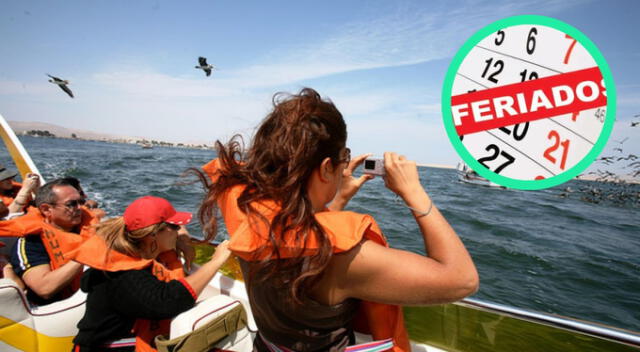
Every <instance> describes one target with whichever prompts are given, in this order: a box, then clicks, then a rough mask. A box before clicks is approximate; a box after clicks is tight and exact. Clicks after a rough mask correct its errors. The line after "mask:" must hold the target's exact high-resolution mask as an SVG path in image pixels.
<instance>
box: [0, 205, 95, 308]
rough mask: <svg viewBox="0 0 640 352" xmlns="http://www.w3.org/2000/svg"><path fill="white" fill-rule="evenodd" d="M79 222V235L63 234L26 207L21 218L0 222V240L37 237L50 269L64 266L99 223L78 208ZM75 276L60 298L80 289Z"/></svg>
mask: <svg viewBox="0 0 640 352" xmlns="http://www.w3.org/2000/svg"><path fill="white" fill-rule="evenodd" d="M81 211H82V222H81V223H80V233H79V234H77V233H73V232H66V231H63V230H61V229H59V228H57V227H55V226H53V225H51V224H48V223H46V222H45V220H44V217H43V216H42V214H41V213H40V210H38V209H37V208H35V207H29V208H28V210H27V213H26V214H25V215H23V216H20V217H17V218H13V219H11V220H7V221H0V237H2V236H8V237H23V236H27V235H40V238H41V239H42V243H43V244H44V248H45V249H46V250H47V254H48V255H49V260H50V261H49V265H50V267H51V270H55V269H58V268H60V267H61V266H63V265H65V264H67V263H68V262H69V261H70V260H71V258H70V257H69V253H70V252H71V251H73V250H75V249H76V248H78V246H80V245H81V244H82V243H83V242H84V241H85V240H86V239H87V238H89V237H91V236H92V235H93V234H94V233H95V229H94V227H93V225H94V224H96V223H97V222H98V221H99V220H98V219H97V218H96V217H94V216H93V215H92V214H91V213H90V212H88V211H86V210H84V209H81ZM81 276H82V273H79V274H78V275H77V276H76V277H75V278H74V279H73V281H72V282H71V284H70V285H69V286H68V287H67V288H65V289H64V290H63V293H62V296H63V297H65V298H66V297H70V296H71V295H72V294H73V293H75V292H76V291H77V290H78V288H80V277H81Z"/></svg>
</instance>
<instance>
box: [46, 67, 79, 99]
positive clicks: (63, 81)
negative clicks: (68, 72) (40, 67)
mask: <svg viewBox="0 0 640 352" xmlns="http://www.w3.org/2000/svg"><path fill="white" fill-rule="evenodd" d="M47 76H49V77H51V78H52V79H50V80H49V82H51V83H53V84H57V85H58V87H60V89H62V90H63V91H64V92H65V93H67V94H69V96H70V97H72V98H73V92H71V89H69V87H67V84H69V81H67V80H66V79H60V78H58V77H54V76H52V75H50V74H48V73H47Z"/></svg>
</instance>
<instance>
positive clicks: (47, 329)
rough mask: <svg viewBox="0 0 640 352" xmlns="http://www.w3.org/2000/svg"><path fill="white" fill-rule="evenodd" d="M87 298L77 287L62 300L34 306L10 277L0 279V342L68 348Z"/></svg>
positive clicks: (30, 347) (32, 347)
mask: <svg viewBox="0 0 640 352" xmlns="http://www.w3.org/2000/svg"><path fill="white" fill-rule="evenodd" d="M86 298H87V295H86V293H84V292H82V291H81V290H78V292H76V293H75V294H74V295H73V296H71V297H69V298H67V299H65V300H62V301H59V302H55V303H51V304H48V305H44V306H34V305H31V304H30V303H29V302H28V301H27V298H26V296H25V294H24V292H23V291H22V290H21V289H20V288H19V287H18V286H17V285H16V284H15V282H13V280H11V279H0V307H2V309H1V311H0V342H2V343H4V344H8V345H11V346H14V347H15V348H17V349H18V350H24V349H31V350H35V349H48V348H51V349H50V350H57V348H63V349H67V348H71V344H70V343H71V340H72V339H73V337H74V336H76V334H77V333H78V328H77V327H76V325H77V324H78V322H79V321H80V319H82V316H83V315H84V310H85V304H84V303H85V301H86ZM0 346H2V344H0Z"/></svg>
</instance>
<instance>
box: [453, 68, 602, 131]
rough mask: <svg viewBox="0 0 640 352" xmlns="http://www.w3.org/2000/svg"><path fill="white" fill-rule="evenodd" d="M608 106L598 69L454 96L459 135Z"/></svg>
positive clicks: (454, 114) (455, 119) (454, 115)
mask: <svg viewBox="0 0 640 352" xmlns="http://www.w3.org/2000/svg"><path fill="white" fill-rule="evenodd" d="M605 105H607V93H606V90H605V88H604V80H603V79H602V73H601V72H600V69H599V68H598V67H592V68H587V69H583V70H578V71H573V72H569V73H562V74H559V75H554V76H549V77H544V78H540V79H536V80H531V81H526V82H521V83H514V84H509V85H505V86H501V87H496V88H491V89H485V90H481V91H478V92H472V93H467V94H461V95H455V96H453V97H451V114H452V117H453V123H454V125H455V126H456V131H457V132H458V135H460V136H462V135H465V134H470V133H475V132H480V131H486V130H492V129H494V128H499V127H504V126H510V125H515V124H518V123H523V122H527V121H534V120H540V119H545V118H549V117H554V116H558V115H563V114H568V113H573V112H576V111H582V110H587V109H593V108H597V107H601V106H605Z"/></svg>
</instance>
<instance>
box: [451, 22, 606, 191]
mask: <svg viewBox="0 0 640 352" xmlns="http://www.w3.org/2000/svg"><path fill="white" fill-rule="evenodd" d="M442 99H443V101H442V107H443V119H444V123H445V127H446V129H447V134H448V135H449V138H450V140H451V142H452V144H453V145H454V147H455V148H456V151H457V152H458V154H459V155H460V157H461V158H462V159H463V160H464V161H465V162H466V163H467V164H468V165H469V166H470V167H471V168H473V170H474V171H476V172H477V173H479V174H480V175H481V176H483V177H485V178H487V179H489V180H491V181H492V182H495V183H497V184H500V185H503V186H506V187H511V188H518V189H541V188H547V187H552V186H555V185H558V184H560V183H562V182H565V181H568V180H570V179H572V178H574V177H575V176H576V175H578V174H579V173H580V172H582V171H583V170H584V169H586V168H587V167H588V166H589V165H590V164H591V163H592V162H593V160H595V158H596V157H597V156H598V154H599V153H600V152H601V151H602V149H603V148H604V145H605V144H606V141H607V139H608V137H609V135H610V133H611V129H612V127H613V121H614V119H615V86H614V84H613V79H612V77H611V73H610V71H609V67H608V66H607V64H606V62H605V60H604V58H603V57H602V55H601V54H600V52H599V51H598V49H597V47H596V46H595V45H594V44H593V43H592V42H591V41H590V40H589V39H588V38H587V37H586V36H584V35H583V34H582V33H580V32H579V31H578V30H577V29H575V28H573V27H571V26H569V25H567V24H565V23H563V22H561V21H557V20H554V19H551V18H548V17H542V16H517V17H511V18H508V19H505V20H502V21H498V22H496V23H493V24H491V25H489V26H487V27H485V28H483V29H482V30H480V31H479V32H478V33H476V34H475V35H474V36H473V37H472V38H471V39H469V40H468V41H467V43H465V45H464V46H463V47H462V49H461V50H460V51H459V52H458V54H457V55H456V57H454V60H453V61H452V63H451V66H450V67H449V71H448V73H447V78H446V80H445V84H444V86H443V98H442Z"/></svg>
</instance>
